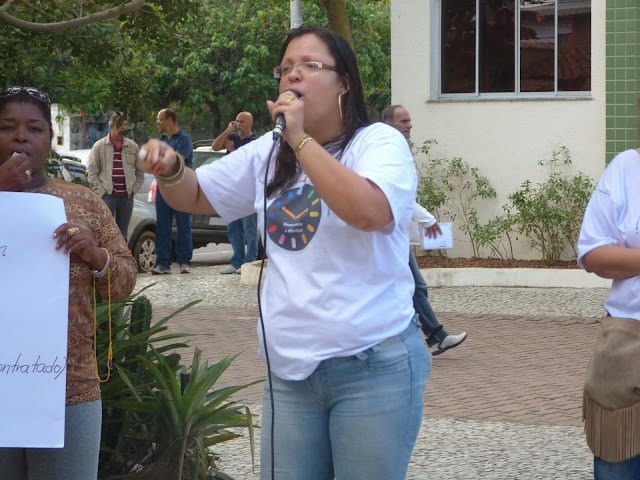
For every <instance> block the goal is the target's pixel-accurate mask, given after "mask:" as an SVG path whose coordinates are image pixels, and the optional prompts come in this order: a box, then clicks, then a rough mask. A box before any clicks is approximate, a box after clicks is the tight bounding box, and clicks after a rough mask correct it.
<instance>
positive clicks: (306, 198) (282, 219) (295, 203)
mask: <svg viewBox="0 0 640 480" xmlns="http://www.w3.org/2000/svg"><path fill="white" fill-rule="evenodd" d="M321 216H322V202H321V201H320V196H319V195H318V192H316V189H315V188H314V187H313V186H312V185H307V184H304V185H302V186H301V187H299V188H293V189H291V190H287V191H286V192H283V193H281V194H280V195H279V196H278V198H276V199H275V200H274V202H273V203H272V204H271V205H270V206H269V208H268V209H267V233H268V235H269V237H270V238H271V240H273V242H274V243H275V244H276V245H278V246H279V247H282V248H284V249H285V250H290V251H298V250H302V249H303V248H305V247H306V246H307V245H308V244H309V242H310V241H311V239H312V238H313V236H314V235H315V234H316V230H317V228H318V224H319V223H320V217H321Z"/></svg>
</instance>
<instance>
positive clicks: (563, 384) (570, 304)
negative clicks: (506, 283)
mask: <svg viewBox="0 0 640 480" xmlns="http://www.w3.org/2000/svg"><path fill="white" fill-rule="evenodd" d="M222 268H223V267H222V266H210V267H199V268H194V269H193V271H192V272H193V273H192V274H190V275H164V276H161V277H152V276H149V275H140V276H139V277H138V288H137V289H140V288H142V287H144V286H146V285H150V284H153V283H156V285H154V286H153V287H151V288H149V289H148V290H147V291H145V294H146V295H147V296H149V297H150V299H151V301H152V303H153V305H154V316H155V318H156V319H159V318H162V316H163V315H167V314H169V313H171V312H173V311H174V310H175V309H176V308H177V307H179V306H182V305H185V304H186V303H188V302H190V301H193V300H202V301H201V302H200V303H198V304H197V305H195V306H193V307H191V308H189V309H188V310H186V311H185V312H182V313H181V314H179V315H178V316H176V317H175V318H174V319H172V320H171V322H170V325H171V326H170V328H171V330H173V331H182V332H188V333H191V334H193V335H194V336H193V338H192V340H191V343H192V345H194V346H197V347H198V348H200V349H201V350H203V352H204V355H205V356H206V357H207V358H208V359H209V360H210V361H211V362H214V361H216V360H218V359H220V358H222V357H224V356H227V355H235V354H238V353H239V356H238V358H237V359H236V360H235V361H234V362H233V364H232V366H231V367H230V369H229V370H228V371H227V372H226V373H225V375H223V377H222V378H221V379H220V381H219V383H220V384H221V385H236V384H241V383H245V382H249V381H251V380H254V379H260V378H264V376H265V375H266V369H265V367H264V366H263V364H262V362H260V360H259V359H258V356H257V339H256V333H255V329H256V319H257V314H258V309H257V302H256V288H255V287H253V286H245V285H241V284H240V275H219V274H218V272H219V271H220V270H221V269H222ZM429 295H430V299H431V302H432V305H433V307H434V310H435V311H436V314H437V315H438V318H439V320H440V322H441V323H442V324H443V325H444V326H445V328H446V329H447V330H448V331H449V333H459V332H460V331H462V330H465V331H467V332H469V338H468V339H467V341H466V342H465V343H464V344H463V345H461V346H460V347H459V348H456V349H453V350H450V351H448V352H447V353H445V354H443V355H440V356H438V357H434V361H433V366H434V368H433V372H432V374H431V376H430V377H429V384H428V385H427V390H426V393H425V404H426V408H425V417H424V421H423V425H422V428H421V431H420V435H419V438H418V443H417V445H416V448H415V450H414V452H413V457H412V461H411V464H410V466H409V472H408V474H407V478H408V479H412V480H418V479H420V480H422V479H427V478H428V479H500V480H502V479H504V480H506V479H531V480H534V479H536V480H537V479H587V478H593V469H592V457H591V455H590V452H589V451H588V449H587V447H586V444H585V442H584V435H583V431H582V427H581V389H582V383H583V381H584V374H585V371H586V367H587V364H588V361H589V358H590V355H591V352H592V350H593V346H594V343H595V339H596V336H597V334H598V331H599V323H598V320H597V319H598V318H599V317H601V316H602V315H603V313H604V311H603V308H602V304H603V301H604V298H605V297H606V295H607V290H606V289H569V288H565V289H557V288H496V287H474V288H467V287H458V288H448V287H443V288H433V289H430V290H429ZM185 354H187V355H189V354H190V353H189V352H185ZM185 363H190V362H189V358H188V357H186V358H185ZM261 392H262V387H261V385H255V386H252V387H250V388H248V389H246V390H243V391H242V392H240V394H239V395H238V397H237V398H236V399H237V400H239V401H241V402H243V403H245V404H247V405H248V406H249V407H250V408H251V411H252V412H253V413H254V414H257V415H258V416H259V414H260V412H261V408H260V404H261V396H262V395H261ZM259 434H260V431H259V429H258V430H256V436H257V437H259ZM257 440H258V439H257ZM258 444H259V442H258ZM216 452H217V453H219V454H220V456H221V461H220V468H221V470H222V471H224V472H225V473H227V474H229V475H231V476H233V477H234V478H235V479H236V480H240V479H247V480H253V479H258V478H259V475H258V474H257V473H253V470H252V463H251V454H250V448H249V440H248V438H247V437H243V438H240V439H237V440H234V441H232V442H227V443H224V444H221V445H219V446H217V447H216ZM257 455H258V454H257ZM255 469H256V471H257V470H258V469H259V459H258V458H256V461H255Z"/></svg>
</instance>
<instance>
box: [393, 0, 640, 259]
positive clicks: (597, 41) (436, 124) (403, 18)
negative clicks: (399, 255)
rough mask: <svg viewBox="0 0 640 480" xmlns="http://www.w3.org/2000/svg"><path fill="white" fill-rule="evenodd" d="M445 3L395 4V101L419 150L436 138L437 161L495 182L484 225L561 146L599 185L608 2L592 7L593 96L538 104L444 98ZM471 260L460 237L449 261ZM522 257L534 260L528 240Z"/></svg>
mask: <svg viewBox="0 0 640 480" xmlns="http://www.w3.org/2000/svg"><path fill="white" fill-rule="evenodd" d="M619 1H623V0H619ZM634 1H635V0H634ZM438 2H439V0H393V1H392V4H391V35H392V42H391V53H392V99H393V103H400V104H403V105H404V106H405V107H407V109H408V110H409V112H410V113H411V116H412V120H413V131H412V140H413V142H414V143H415V144H417V145H420V144H422V142H423V141H424V140H426V139H431V138H433V139H435V140H436V141H437V142H438V144H437V145H436V146H434V147H433V148H432V150H431V152H432V154H433V155H434V156H436V157H440V158H452V157H461V158H462V159H463V160H464V161H466V162H467V163H469V164H470V165H471V166H473V167H478V168H479V170H480V172H479V173H480V174H481V175H483V176H486V177H488V179H489V180H490V182H491V184H492V185H493V187H494V188H495V189H496V191H497V194H498V198H497V199H495V200H491V201H487V202H484V203H481V204H479V207H480V208H479V217H480V218H479V219H480V221H481V222H482V223H484V222H486V221H488V220H489V219H491V218H493V217H495V216H496V215H500V214H502V213H503V212H502V205H504V204H505V203H507V196H508V195H509V194H510V193H512V192H514V191H515V190H516V189H518V187H519V186H520V185H521V184H522V182H524V181H526V180H531V181H532V182H533V183H534V184H535V183H537V182H539V181H542V180H543V179H544V178H545V176H544V171H543V170H542V169H541V167H540V166H539V165H538V162H539V161H540V160H543V159H547V158H549V157H550V155H551V153H552V151H553V150H554V149H556V148H558V147H560V146H566V147H567V148H568V149H569V152H570V155H571V158H572V161H573V165H572V169H573V172H574V173H577V172H578V171H581V172H583V173H585V174H587V175H589V176H590V177H592V178H593V179H597V178H598V177H599V176H600V174H601V173H602V171H603V169H604V167H605V161H604V159H605V110H606V103H605V88H606V85H605V68H604V66H605V21H604V19H605V5H604V2H598V1H597V0H594V1H593V2H592V39H591V45H592V92H591V93H592V94H591V96H589V97H586V98H582V99H576V98H571V99H535V100H513V99H501V100H496V99H486V100H484V99H479V100H438V98H437V96H436V93H437V92H436V88H435V85H434V82H433V79H434V78H437V73H438V65H437V61H436V59H437V51H438V50H437V48H436V45H435V44H433V43H432V38H431V37H430V36H431V35H433V32H434V29H436V28H437V26H438V21H439V19H438V18H436V17H437V12H438V5H439V3H438ZM436 41H437V39H436ZM434 43H435V42H434ZM416 160H417V162H418V163H420V162H421V161H423V160H424V158H422V157H420V156H418V157H417V158H416ZM447 220H448V219H446V218H441V219H440V221H447ZM471 254H472V250H471V247H470V244H469V241H468V239H467V237H465V236H464V235H463V234H462V233H460V232H457V233H456V235H455V247H454V249H453V250H452V251H450V252H449V256H452V257H456V256H471ZM515 254H516V256H517V257H518V258H534V257H535V255H534V254H532V252H531V249H530V248H529V246H528V244H527V243H526V242H525V241H523V240H520V241H519V242H518V243H517V245H516V248H515Z"/></svg>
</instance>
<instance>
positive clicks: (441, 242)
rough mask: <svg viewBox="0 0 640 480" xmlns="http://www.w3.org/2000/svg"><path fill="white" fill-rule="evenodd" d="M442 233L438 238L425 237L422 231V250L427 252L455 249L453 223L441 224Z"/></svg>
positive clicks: (423, 230)
mask: <svg viewBox="0 0 640 480" xmlns="http://www.w3.org/2000/svg"><path fill="white" fill-rule="evenodd" d="M438 225H440V229H441V230H442V233H441V234H440V235H438V236H437V237H436V238H429V237H425V235H424V232H425V229H424V228H423V229H422V248H423V249H425V250H448V249H450V248H453V223H439V224H438Z"/></svg>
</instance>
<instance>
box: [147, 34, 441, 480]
mask: <svg viewBox="0 0 640 480" xmlns="http://www.w3.org/2000/svg"><path fill="white" fill-rule="evenodd" d="M279 58H280V63H279V65H278V66H277V67H276V68H275V69H274V71H273V74H274V77H275V78H276V79H277V80H278V81H279V92H280V95H279V96H278V97H277V98H276V100H275V101H274V102H272V101H268V102H267V104H268V107H269V111H270V113H271V116H272V118H273V119H275V118H276V117H277V116H278V115H283V116H284V119H285V121H286V128H285V129H284V131H283V133H282V137H281V138H280V140H279V141H278V144H277V145H276V148H275V151H274V154H273V155H272V157H271V158H270V156H269V153H270V152H271V151H272V146H273V142H274V140H273V138H272V134H271V132H269V133H268V134H266V135H264V136H262V137H261V138H259V139H258V140H255V141H254V142H252V143H250V144H248V145H246V146H244V147H243V148H241V149H239V150H237V151H235V152H233V153H231V154H230V155H227V156H226V157H225V158H224V159H221V160H218V161H216V162H214V163H212V164H211V165H206V166H204V167H201V168H199V169H198V170H197V171H195V172H193V171H191V170H190V169H188V168H187V169H185V168H184V163H183V162H182V160H181V159H180V158H179V157H177V156H176V154H175V152H174V151H173V150H172V149H171V148H170V147H169V146H168V145H166V144H163V143H161V142H158V141H156V140H153V141H151V142H149V143H148V144H147V145H145V146H144V149H145V151H146V157H145V158H144V160H143V161H142V162H141V163H142V164H143V169H144V170H145V171H147V172H154V171H155V172H156V178H157V179H158V185H159V186H160V189H161V191H162V195H163V196H164V197H165V198H166V199H167V201H168V202H169V203H170V204H171V205H172V206H173V207H174V208H176V209H178V210H182V211H189V212H194V213H213V212H217V213H218V214H219V215H220V216H222V217H223V218H224V219H225V220H227V221H230V220H234V219H237V218H241V217H244V216H247V215H250V214H252V213H254V212H255V213H257V214H258V225H259V226H260V227H261V229H262V231H261V234H262V239H263V242H264V243H265V247H266V250H267V253H268V256H269V262H268V268H267V274H266V280H265V284H264V288H263V291H262V296H261V310H262V316H263V319H262V320H263V326H264V330H263V329H262V327H261V326H260V325H259V328H258V336H259V341H260V352H261V355H262V358H263V359H264V360H265V361H267V362H268V367H269V369H270V373H271V375H270V377H271V378H270V381H267V382H265V392H264V409H263V418H262V434H261V435H262V443H261V468H262V476H261V478H263V479H269V478H272V473H273V472H275V475H274V476H275V478H277V479H278V480H299V479H301V478H304V479H305V480H326V479H329V478H334V477H335V478H337V479H349V480H359V479H362V480H370V479H373V478H376V479H385V480H399V479H403V478H405V474H406V470H407V466H408V464H409V459H410V457H411V451H412V449H413V446H414V443H415V440H416V437H417V435H418V430H419V428H420V422H421V419H422V411H423V393H424V389H425V386H426V382H427V377H428V375H429V373H430V371H431V359H430V356H429V353H428V351H427V350H426V348H425V347H424V345H423V342H422V340H421V337H420V334H419V332H418V325H417V322H416V320H415V312H414V310H413V305H412V294H413V285H414V283H413V277H412V275H411V271H410V270H409V266H408V264H407V261H406V260H407V258H408V256H409V239H408V235H407V226H408V224H409V221H410V219H411V213H412V207H413V202H414V199H415V190H416V175H415V169H414V165H413V159H412V156H411V152H410V150H409V147H408V145H407V142H406V140H405V139H404V137H403V136H402V135H401V134H400V133H399V132H398V131H397V130H396V129H394V128H392V127H390V126H388V125H385V124H382V123H375V124H372V123H371V121H370V118H369V114H368V110H367V107H366V103H365V99H364V93H363V88H362V82H361V79H360V73H359V70H358V65H357V62H356V57H355V54H354V52H353V50H352V48H351V47H350V45H349V44H348V42H346V41H345V40H344V38H342V37H340V36H339V35H338V34H336V33H335V32H332V31H330V30H327V29H325V28H318V27H311V26H302V27H300V28H297V29H294V30H292V31H291V32H290V33H289V36H288V37H287V39H286V41H285V43H284V45H283V47H282V50H281V53H280V57H279ZM292 92H295V94H294V93H292ZM267 169H269V170H268V175H267V180H266V184H265V173H266V172H267ZM265 210H266V212H265ZM272 407H273V409H272ZM272 415H273V417H272ZM272 418H274V419H275V423H273V424H272ZM272 447H273V448H272ZM272 468H273V472H272Z"/></svg>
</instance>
